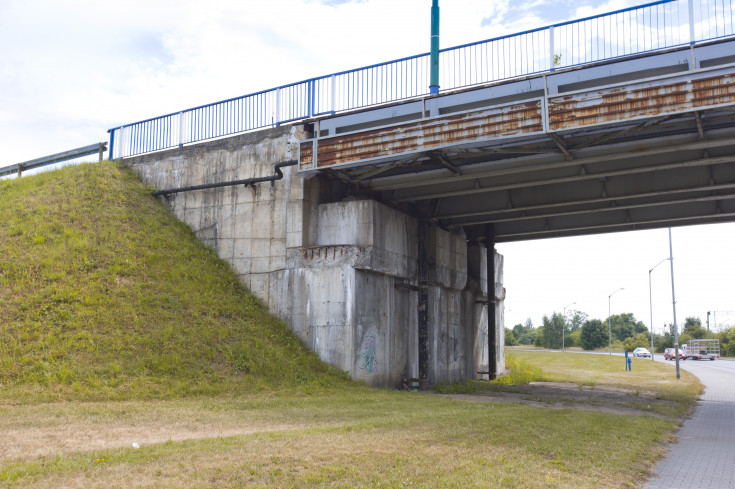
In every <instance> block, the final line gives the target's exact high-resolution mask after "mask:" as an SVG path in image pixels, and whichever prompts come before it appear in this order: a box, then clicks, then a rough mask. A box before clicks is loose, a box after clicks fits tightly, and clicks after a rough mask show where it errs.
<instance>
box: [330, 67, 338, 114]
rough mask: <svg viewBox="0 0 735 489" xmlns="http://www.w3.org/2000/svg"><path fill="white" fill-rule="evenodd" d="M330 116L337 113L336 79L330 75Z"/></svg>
mask: <svg viewBox="0 0 735 489" xmlns="http://www.w3.org/2000/svg"><path fill="white" fill-rule="evenodd" d="M331 79H332V80H331V81H332V114H336V113H337V77H336V76H334V75H332V77H331Z"/></svg>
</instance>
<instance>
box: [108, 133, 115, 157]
mask: <svg viewBox="0 0 735 489" xmlns="http://www.w3.org/2000/svg"><path fill="white" fill-rule="evenodd" d="M109 132H110V148H109V150H108V151H107V159H108V160H110V161H112V155H113V152H112V150H114V149H115V130H114V129H111V130H110V131H109Z"/></svg>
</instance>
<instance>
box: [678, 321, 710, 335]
mask: <svg viewBox="0 0 735 489" xmlns="http://www.w3.org/2000/svg"><path fill="white" fill-rule="evenodd" d="M681 332H682V334H687V335H689V336H691V337H692V338H706V337H707V330H706V329H704V328H703V327H702V321H701V320H700V319H699V318H695V317H692V316H690V317H688V318H686V321H685V322H684V327H683V329H682V331H681Z"/></svg>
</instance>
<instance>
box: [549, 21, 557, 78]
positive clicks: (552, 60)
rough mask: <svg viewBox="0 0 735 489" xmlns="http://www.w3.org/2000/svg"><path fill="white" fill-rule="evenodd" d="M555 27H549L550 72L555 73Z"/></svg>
mask: <svg viewBox="0 0 735 489" xmlns="http://www.w3.org/2000/svg"><path fill="white" fill-rule="evenodd" d="M555 65H556V63H555V58H554V26H553V25H552V26H551V27H549V71H554V66H555Z"/></svg>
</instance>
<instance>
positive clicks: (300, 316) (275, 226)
mask: <svg viewBox="0 0 735 489" xmlns="http://www.w3.org/2000/svg"><path fill="white" fill-rule="evenodd" d="M306 137H307V134H306V132H305V130H304V128H303V126H282V127H279V128H274V129H270V130H265V131H259V132H254V133H248V134H243V135H239V136H234V137H230V138H226V139H221V140H215V141H209V142H205V143H202V144H198V145H193V146H187V147H183V148H179V149H173V150H169V151H165V152H160V153H153V154H148V155H142V156H138V157H133V158H129V159H126V160H125V162H126V163H127V164H128V165H129V166H130V167H131V168H132V169H133V170H134V171H135V172H136V174H138V175H139V177H140V178H141V180H142V181H143V182H144V183H145V184H148V185H152V186H154V187H156V188H159V189H168V188H180V187H185V186H192V185H203V184H210V183H218V182H226V181H235V180H243V179H248V178H256V177H265V176H269V175H272V174H273V173H274V165H275V164H276V163H278V162H282V161H286V160H290V159H293V158H294V155H295V152H296V151H297V143H298V141H299V140H302V139H305V138H306ZM283 173H284V178H283V179H281V180H277V181H275V182H266V183H259V184H256V185H252V186H244V185H238V186H229V187H219V188H212V189H206V190H196V191H189V192H182V193H176V194H171V195H168V196H165V197H161V198H162V199H163V201H164V202H165V204H166V205H167V207H168V208H169V209H170V210H171V212H173V213H174V214H175V215H176V216H177V217H178V218H179V219H181V220H182V221H183V222H185V223H186V224H188V225H189V226H190V227H191V228H192V229H193V230H194V233H195V234H196V236H197V237H198V238H199V239H200V240H201V241H202V242H203V243H204V244H206V245H208V246H211V247H212V248H213V249H214V250H216V252H217V254H218V255H219V256H220V257H221V258H222V259H224V260H226V261H227V262H228V263H229V264H230V265H231V266H232V268H233V270H234V271H235V272H236V273H237V275H238V277H239V278H240V280H241V282H242V283H243V284H244V285H245V286H246V287H248V288H249V289H250V290H251V291H252V292H253V293H254V294H255V295H256V296H258V297H259V298H260V299H261V300H263V302H264V303H265V304H266V305H267V306H268V307H269V308H270V310H271V312H273V313H274V314H276V315H277V316H279V317H280V318H281V319H282V320H283V321H284V322H285V323H286V324H288V325H289V326H290V327H291V329H292V330H293V331H294V332H295V333H296V334H297V335H298V336H299V338H301V340H302V341H304V343H305V344H306V345H308V346H309V348H311V349H312V350H314V351H315V352H317V353H318V354H319V356H320V357H321V358H322V359H323V360H324V361H326V362H329V363H331V364H333V365H335V366H336V367H338V368H340V369H342V370H345V371H347V372H349V374H350V375H351V376H352V377H353V378H356V379H361V380H363V381H365V382H366V383H367V384H369V385H373V386H394V387H399V386H401V385H402V384H403V380H404V379H417V378H418V377H419V373H420V372H419V291H418V286H419V276H418V258H419V257H418V253H419V243H418V228H419V221H418V219H417V218H416V217H415V216H412V215H409V214H407V213H405V212H402V211H400V210H398V209H395V208H392V207H390V206H388V205H385V204H383V203H380V202H377V201H375V200H371V199H366V198H357V197H354V196H352V197H351V196H349V195H348V194H344V193H343V194H340V193H339V192H334V191H333V189H331V187H333V186H334V185H335V183H333V182H330V181H329V180H327V179H326V177H325V178H322V177H315V178H311V179H303V178H301V177H299V176H298V175H297V172H296V168H295V167H286V168H283ZM337 185H338V184H337ZM425 241H426V251H427V255H428V285H427V287H426V294H427V330H428V340H427V352H428V357H427V367H426V370H427V371H426V376H427V378H428V381H429V383H431V384H433V383H436V382H455V381H459V380H462V379H467V378H482V377H483V376H482V375H480V374H478V372H487V371H493V369H492V368H489V366H488V344H492V343H494V345H495V352H494V353H495V355H494V356H495V358H496V362H495V369H494V370H495V371H497V372H502V370H503V369H504V363H505V362H504V352H503V338H504V334H503V331H504V329H503V301H502V298H503V297H504V291H503V286H502V284H503V266H502V265H503V260H502V257H501V256H500V255H497V254H494V267H488V266H487V264H488V262H487V253H486V248H485V245H484V243H481V242H468V240H467V239H466V238H465V237H464V235H461V234H457V233H452V232H449V231H447V230H444V229H442V228H440V227H438V226H436V225H432V224H430V223H429V224H428V226H427V233H426V240H425ZM488 269H494V275H495V280H494V283H493V287H492V289H493V290H491V292H492V293H491V294H488V293H487V289H488V287H487V273H488ZM488 295H490V301H491V303H492V304H494V305H495V307H493V308H491V309H492V310H494V311H495V313H494V314H495V321H491V324H492V323H493V322H494V323H495V325H496V326H495V331H491V332H488V316H487V311H488V307H487V303H488ZM488 334H491V335H493V339H494V340H495V341H494V342H492V341H490V342H489V341H488ZM484 377H487V376H486V375H485V376H484Z"/></svg>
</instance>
